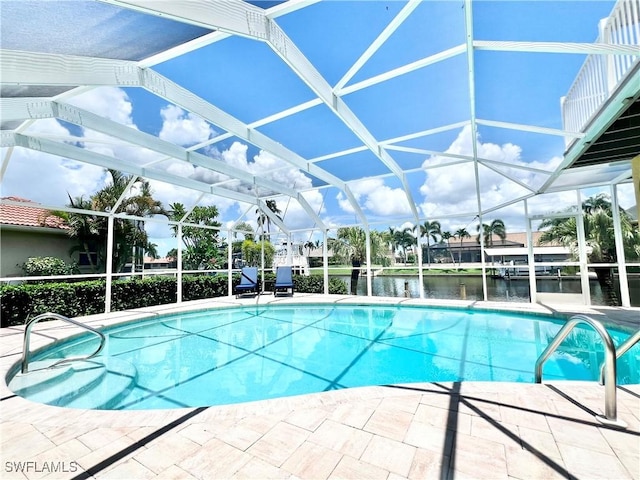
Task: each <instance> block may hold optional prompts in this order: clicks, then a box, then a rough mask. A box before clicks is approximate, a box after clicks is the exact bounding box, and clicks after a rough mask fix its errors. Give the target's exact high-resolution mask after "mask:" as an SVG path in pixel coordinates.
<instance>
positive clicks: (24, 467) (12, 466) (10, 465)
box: [4, 460, 80, 473]
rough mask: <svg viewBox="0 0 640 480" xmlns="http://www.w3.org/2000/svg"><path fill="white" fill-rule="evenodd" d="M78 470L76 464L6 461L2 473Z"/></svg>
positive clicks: (70, 471) (72, 471)
mask: <svg viewBox="0 0 640 480" xmlns="http://www.w3.org/2000/svg"><path fill="white" fill-rule="evenodd" d="M78 470H80V465H79V464H78V462H60V461H40V462H36V461H31V460H29V461H24V462H22V461H7V462H4V471H5V472H7V473H12V472H21V473H74V472H77V471H78Z"/></svg>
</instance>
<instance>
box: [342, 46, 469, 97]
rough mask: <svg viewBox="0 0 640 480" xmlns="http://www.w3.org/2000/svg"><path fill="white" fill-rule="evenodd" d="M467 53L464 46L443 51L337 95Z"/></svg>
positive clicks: (369, 79) (372, 78)
mask: <svg viewBox="0 0 640 480" xmlns="http://www.w3.org/2000/svg"><path fill="white" fill-rule="evenodd" d="M465 51H466V46H465V45H464V44H462V45H457V46H455V47H452V48H449V49H447V50H443V51H442V52H438V53H435V54H433V55H430V56H428V57H425V58H422V59H420V60H416V61H415V62H411V63H408V64H406V65H403V66H401V67H398V68H394V69H393V70H389V71H387V72H384V73H381V74H379V75H375V76H373V77H371V78H368V79H366V80H362V81H360V82H358V83H354V84H353V85H349V86H348V87H344V88H341V89H340V90H339V91H338V92H337V95H340V96H344V95H349V94H350V93H353V92H357V91H359V90H363V89H365V88H368V87H371V86H373V85H377V84H378V83H382V82H386V81H387V80H391V79H392V78H396V77H399V76H401V75H406V74H407V73H411V72H414V71H416V70H419V69H421V68H424V67H426V66H428V65H433V64H434V63H438V62H442V61H443V60H447V59H449V58H451V57H455V56H457V55H462V54H463V53H465Z"/></svg>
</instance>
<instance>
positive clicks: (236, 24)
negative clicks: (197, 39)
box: [103, 0, 419, 222]
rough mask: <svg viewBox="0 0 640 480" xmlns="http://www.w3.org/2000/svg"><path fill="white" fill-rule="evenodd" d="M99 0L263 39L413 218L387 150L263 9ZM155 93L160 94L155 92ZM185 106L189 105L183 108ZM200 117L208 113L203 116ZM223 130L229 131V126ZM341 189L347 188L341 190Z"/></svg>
mask: <svg viewBox="0 0 640 480" xmlns="http://www.w3.org/2000/svg"><path fill="white" fill-rule="evenodd" d="M103 1H105V2H106V3H112V4H114V5H118V6H120V7H124V8H130V9H133V10H136V11H140V12H143V13H147V14H153V15H161V16H164V17H166V18H169V19H171V20H175V21H178V22H183V23H189V24H192V25H198V26H201V27H204V28H209V29H214V30H220V31H222V32H227V33H232V34H234V35H239V36H242V37H248V38H251V39H253V40H258V41H261V42H265V43H266V44H267V45H268V46H269V47H270V48H271V49H272V50H273V51H274V53H275V54H276V55H278V56H279V57H280V58H281V59H282V60H283V61H284V62H285V63H286V64H287V65H288V66H289V68H290V69H291V71H292V72H294V73H295V74H296V75H297V76H298V77H299V78H300V79H301V80H302V81H303V82H304V83H305V85H307V87H309V88H310V89H311V90H312V91H313V92H315V94H316V95H317V96H318V97H319V98H320V99H321V100H322V101H323V102H324V104H325V105H326V106H327V107H329V109H330V110H331V111H332V112H333V113H334V114H335V115H336V116H337V117H338V118H339V119H340V120H341V121H342V122H343V123H344V124H345V125H346V126H347V127H348V128H349V129H350V130H351V131H352V132H353V133H354V134H355V135H356V136H357V137H358V138H359V139H360V140H361V141H362V142H363V143H364V144H365V145H366V146H367V147H368V148H369V149H370V150H371V151H372V152H373V153H374V155H376V157H378V159H379V160H380V161H382V162H383V163H384V164H385V166H386V167H387V168H389V170H391V171H392V172H394V173H395V174H396V176H397V177H398V178H399V179H400V181H401V183H402V186H403V189H404V193H405V195H406V197H407V200H408V202H409V206H410V207H411V210H412V212H413V214H414V216H415V217H416V219H417V218H418V216H419V215H418V210H417V208H416V204H415V202H414V201H413V196H412V194H411V190H410V189H409V185H408V183H407V181H406V178H405V176H404V174H403V172H402V169H401V168H400V167H399V166H398V164H397V163H396V162H395V160H394V159H393V158H391V156H390V155H389V154H388V153H386V152H385V151H383V150H381V149H380V148H379V146H378V142H377V140H376V139H375V138H374V137H373V135H371V133H370V132H369V131H368V130H367V129H366V127H365V126H364V124H363V123H362V122H361V121H360V119H359V118H358V117H357V116H356V115H355V114H354V113H353V112H352V111H351V110H350V109H349V107H348V106H347V105H346V104H345V103H344V101H343V100H342V99H341V98H339V97H337V96H336V95H335V94H334V93H333V91H332V88H331V86H330V85H329V83H328V82H327V81H326V80H325V79H324V78H323V77H322V75H321V74H320V72H318V71H317V70H316V68H315V67H314V65H313V64H312V63H311V62H310V61H309V60H308V59H307V58H306V57H305V56H304V55H303V53H302V52H301V51H300V50H299V49H298V47H297V46H296V45H295V43H293V41H292V40H291V39H290V38H289V37H288V36H287V34H286V33H285V32H284V30H282V29H281V28H280V27H279V26H278V25H277V24H276V23H275V21H274V20H272V19H270V18H268V17H267V15H266V14H265V12H264V10H262V9H261V8H258V7H255V6H253V5H251V4H249V3H246V2H244V1H242V0H229V1H226V2H219V1H216V0H202V1H200V2H155V1H151V0H103ZM167 81H168V80H167ZM152 91H154V90H152ZM155 93H156V94H159V95H160V96H163V95H161V94H160V93H159V92H155ZM189 93H190V92H189ZM187 110H190V109H188V108H187ZM190 111H192V110H190ZM194 113H195V112H194ZM204 118H208V117H207V116H204ZM214 123H215V122H214ZM227 130H230V131H232V130H233V129H227ZM248 134H249V138H247V140H248V141H250V142H251V143H254V144H256V143H255V142H254V141H253V139H252V136H253V135H262V134H260V133H259V132H257V131H255V130H249V131H248ZM274 143H275V142H274ZM281 148H282V147H281ZM266 150H269V151H271V152H272V153H274V154H276V155H278V153H277V152H274V151H273V150H272V149H266ZM308 168H309V166H308ZM316 176H317V175H316ZM318 178H320V177H318ZM325 181H326V180H325ZM328 183H333V182H328ZM334 184H335V183H334ZM345 193H347V192H346V191H345ZM347 197H349V201H350V202H351V201H352V198H353V196H350V195H349V194H347ZM358 210H360V207H359V206H358V207H357V209H356V211H358ZM362 221H363V222H366V219H365V218H364V215H362Z"/></svg>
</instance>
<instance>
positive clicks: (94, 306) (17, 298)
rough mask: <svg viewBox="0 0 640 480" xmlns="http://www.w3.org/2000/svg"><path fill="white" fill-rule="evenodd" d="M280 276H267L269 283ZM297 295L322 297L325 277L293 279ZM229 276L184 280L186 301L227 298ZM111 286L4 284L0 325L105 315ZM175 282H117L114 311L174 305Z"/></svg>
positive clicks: (341, 289) (340, 287) (332, 288)
mask: <svg viewBox="0 0 640 480" xmlns="http://www.w3.org/2000/svg"><path fill="white" fill-rule="evenodd" d="M274 279H275V275H274V274H272V273H267V274H265V282H269V281H273V280H274ZM239 282H240V275H238V274H236V275H234V277H233V285H237V284H238V283H239ZM293 284H294V288H295V291H297V292H301V293H323V292H324V279H323V278H322V277H319V276H311V277H305V276H302V275H294V277H293ZM227 287H228V283H227V276H226V275H214V276H208V275H207V276H205V275H201V276H184V277H183V278H182V299H183V300H184V301H188V300H198V299H202V298H212V297H221V296H225V295H227ZM105 293H106V284H105V282H104V281H103V280H95V281H89V282H77V283H47V284H22V285H16V286H14V285H2V286H0V324H1V326H2V327H8V326H11V325H22V324H24V323H25V321H26V320H27V318H29V317H33V316H36V315H40V314H41V313H45V312H55V313H59V314H60V315H64V316H66V317H80V316H84V315H93V314H97V313H102V312H104V300H105ZM329 293H336V294H346V293H347V285H346V283H345V282H344V281H342V280H340V279H338V278H332V279H330V280H329ZM176 298H177V289H176V279H175V278H173V277H152V278H145V279H135V280H118V281H114V282H113V284H112V291H111V309H112V310H113V311H119V310H128V309H132V308H143V307H148V306H152V305H164V304H170V303H175V301H176Z"/></svg>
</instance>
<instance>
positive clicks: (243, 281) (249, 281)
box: [236, 267, 258, 298]
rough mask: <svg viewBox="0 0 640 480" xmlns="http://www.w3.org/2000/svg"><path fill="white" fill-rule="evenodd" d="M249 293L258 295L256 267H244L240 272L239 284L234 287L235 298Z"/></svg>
mask: <svg viewBox="0 0 640 480" xmlns="http://www.w3.org/2000/svg"><path fill="white" fill-rule="evenodd" d="M251 292H255V294H256V295H257V294H258V269H257V267H244V268H243V269H242V272H240V283H239V284H238V285H236V298H238V297H239V296H240V295H244V294H245V293H251Z"/></svg>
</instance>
